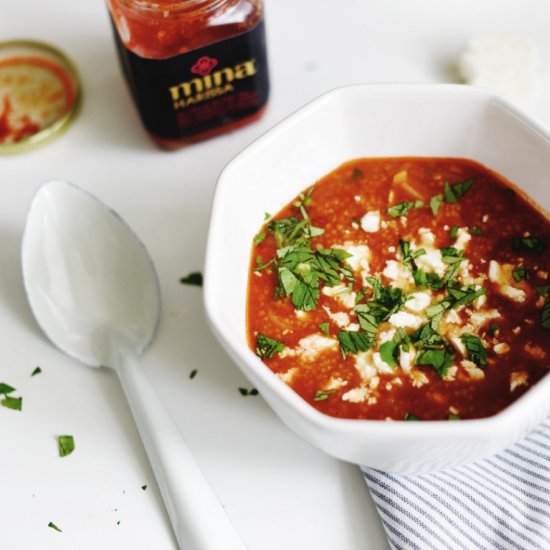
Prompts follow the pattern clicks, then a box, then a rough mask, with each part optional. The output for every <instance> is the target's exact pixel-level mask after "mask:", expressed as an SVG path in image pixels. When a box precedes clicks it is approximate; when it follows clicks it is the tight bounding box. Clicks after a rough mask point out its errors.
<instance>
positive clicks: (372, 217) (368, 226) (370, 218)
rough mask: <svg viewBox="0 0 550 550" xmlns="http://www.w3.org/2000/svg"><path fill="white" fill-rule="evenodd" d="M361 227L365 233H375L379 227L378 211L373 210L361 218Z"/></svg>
mask: <svg viewBox="0 0 550 550" xmlns="http://www.w3.org/2000/svg"><path fill="white" fill-rule="evenodd" d="M361 229H362V230H363V231H365V232H366V233H376V232H377V231H378V230H379V229H380V212H379V211H378V210H373V211H372V212H367V213H366V214H365V215H364V216H363V217H362V218H361Z"/></svg>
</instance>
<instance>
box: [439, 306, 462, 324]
mask: <svg viewBox="0 0 550 550" xmlns="http://www.w3.org/2000/svg"><path fill="white" fill-rule="evenodd" d="M443 319H444V321H445V323H447V324H448V325H461V324H462V319H461V318H460V315H459V314H458V312H457V311H456V309H450V310H449V311H447V313H445V316H444V317H443Z"/></svg>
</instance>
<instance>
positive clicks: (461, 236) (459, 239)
mask: <svg viewBox="0 0 550 550" xmlns="http://www.w3.org/2000/svg"><path fill="white" fill-rule="evenodd" d="M471 240H472V235H470V232H469V231H467V230H466V229H464V228H463V227H460V228H459V229H458V231H457V233H456V241H455V243H454V245H453V246H454V248H456V249H457V250H465V249H466V245H467V244H468V243H469V242H470V241H471Z"/></svg>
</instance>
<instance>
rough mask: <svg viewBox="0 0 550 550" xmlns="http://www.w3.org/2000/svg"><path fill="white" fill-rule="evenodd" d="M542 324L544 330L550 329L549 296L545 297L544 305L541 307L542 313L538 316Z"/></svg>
mask: <svg viewBox="0 0 550 550" xmlns="http://www.w3.org/2000/svg"><path fill="white" fill-rule="evenodd" d="M540 319H541V323H542V326H543V327H544V328H545V329H546V330H550V298H546V302H545V304H544V307H543V308H542V313H541V316H540Z"/></svg>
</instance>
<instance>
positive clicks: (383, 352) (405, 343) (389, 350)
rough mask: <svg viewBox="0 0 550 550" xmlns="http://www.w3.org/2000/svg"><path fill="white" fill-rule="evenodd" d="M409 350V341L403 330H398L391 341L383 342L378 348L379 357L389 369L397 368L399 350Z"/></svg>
mask: <svg viewBox="0 0 550 550" xmlns="http://www.w3.org/2000/svg"><path fill="white" fill-rule="evenodd" d="M410 348H411V339H410V338H409V335H408V334H407V333H406V331H405V330H404V329H403V328H398V329H397V332H396V334H395V336H394V337H393V339H392V340H389V341H388V342H384V343H383V344H382V345H381V346H380V357H381V358H382V360H383V361H384V362H385V363H387V364H388V365H390V367H397V364H398V358H399V350H400V349H402V350H403V351H405V352H408V351H409V350H410Z"/></svg>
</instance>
